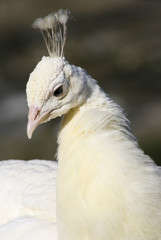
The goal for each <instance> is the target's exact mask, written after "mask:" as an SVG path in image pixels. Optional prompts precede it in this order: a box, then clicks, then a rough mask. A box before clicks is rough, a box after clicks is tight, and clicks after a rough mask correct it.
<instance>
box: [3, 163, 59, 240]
mask: <svg viewBox="0 0 161 240" xmlns="http://www.w3.org/2000/svg"><path fill="white" fill-rule="evenodd" d="M56 174H57V163H55V162H53V161H45V160H31V161H20V160H6V161H0V239H1V240H57V230H56V206H55V203H56Z"/></svg>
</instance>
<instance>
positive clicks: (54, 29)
mask: <svg viewBox="0 0 161 240" xmlns="http://www.w3.org/2000/svg"><path fill="white" fill-rule="evenodd" d="M69 16H70V11H69V10H67V9H66V10H63V9H60V10H58V11H57V12H52V13H51V14H49V15H47V16H46V17H44V18H37V19H36V20H35V21H34V23H33V25H32V27H33V28H36V29H39V30H40V32H41V33H42V36H43V38H44V40H45V44H46V47H47V50H48V53H49V56H50V57H63V56H64V46H65V42H66V37H67V27H66V23H67V21H68V19H69Z"/></svg>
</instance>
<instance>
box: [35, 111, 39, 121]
mask: <svg viewBox="0 0 161 240" xmlns="http://www.w3.org/2000/svg"><path fill="white" fill-rule="evenodd" d="M39 113H40V110H37V112H35V118H34V120H36V118H37V116H38V115H39Z"/></svg>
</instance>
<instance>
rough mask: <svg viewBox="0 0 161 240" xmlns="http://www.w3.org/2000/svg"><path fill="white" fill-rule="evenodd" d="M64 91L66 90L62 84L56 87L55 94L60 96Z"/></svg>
mask: <svg viewBox="0 0 161 240" xmlns="http://www.w3.org/2000/svg"><path fill="white" fill-rule="evenodd" d="M63 92H64V89H63V85H61V86H59V87H58V88H56V89H55V90H54V93H53V95H54V96H55V97H60V96H61V95H62V94H63Z"/></svg>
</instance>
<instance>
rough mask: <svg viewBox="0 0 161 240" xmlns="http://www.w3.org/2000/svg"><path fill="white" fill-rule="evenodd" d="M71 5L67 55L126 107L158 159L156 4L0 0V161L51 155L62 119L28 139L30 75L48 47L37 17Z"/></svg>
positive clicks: (160, 102)
mask: <svg viewBox="0 0 161 240" xmlns="http://www.w3.org/2000/svg"><path fill="white" fill-rule="evenodd" d="M59 8H68V9H70V10H71V13H72V16H73V19H72V21H71V22H70V24H69V25H68V26H69V30H68V39H67V44H66V48H65V53H66V54H65V55H66V58H67V59H68V61H69V62H71V63H72V64H75V65H79V66H81V67H83V68H85V69H86V70H87V71H88V73H89V74H90V75H92V76H93V77H94V78H95V79H97V80H98V82H99V84H100V85H101V87H102V88H103V89H104V90H105V91H106V92H107V93H108V94H109V95H110V96H111V97H112V98H113V99H114V100H115V101H116V102H117V103H119V104H120V105H121V106H122V107H123V108H124V110H125V112H126V113H127V115H128V118H129V119H130V121H131V127H132V130H133V133H134V134H135V135H136V137H137V138H138V141H139V144H140V146H141V147H142V148H143V149H144V151H145V153H146V154H148V155H150V156H151V157H152V158H153V159H154V160H155V161H156V162H157V163H158V164H161V161H160V160H161V1H159V0H158V1H157V0H149V1H148V0H99V1H97V0H81V1H77V0H45V1H43V0H1V1H0V160H2V159H10V158H15V159H33V158H40V159H54V156H55V151H56V136H57V131H58V127H59V123H60V119H56V120H52V121H51V122H49V123H47V124H44V125H42V126H41V127H40V126H39V128H38V129H37V130H36V132H35V133H34V135H33V138H32V139H31V140H30V141H29V140H28V139H27V136H26V124H27V112H28V108H27V104H26V96H25V87H26V82H27V80H28V77H29V73H30V72H31V71H32V70H33V69H34V67H35V65H36V64H37V62H38V61H39V60H40V59H41V57H42V56H43V55H47V51H46V48H45V45H44V42H43V40H42V37H41V36H40V33H39V32H37V31H36V30H34V29H32V28H31V27H30V26H31V24H32V22H33V21H34V19H35V18H37V17H43V16H45V15H47V14H48V13H50V12H52V11H54V10H58V9H59Z"/></svg>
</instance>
